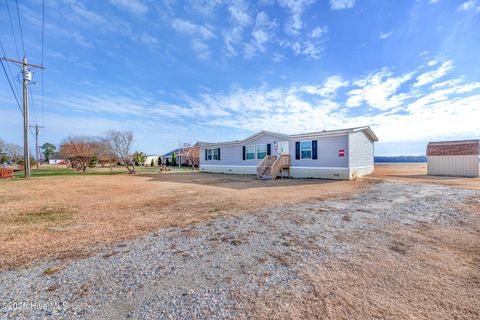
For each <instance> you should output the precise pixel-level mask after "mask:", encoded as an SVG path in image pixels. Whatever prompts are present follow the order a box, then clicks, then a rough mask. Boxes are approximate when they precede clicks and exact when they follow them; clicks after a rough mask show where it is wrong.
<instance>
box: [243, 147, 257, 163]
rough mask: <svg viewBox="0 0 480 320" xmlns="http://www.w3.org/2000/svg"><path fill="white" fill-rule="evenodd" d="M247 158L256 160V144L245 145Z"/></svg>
mask: <svg viewBox="0 0 480 320" xmlns="http://www.w3.org/2000/svg"><path fill="white" fill-rule="evenodd" d="M245 159H247V160H254V159H255V146H254V145H252V146H245Z"/></svg>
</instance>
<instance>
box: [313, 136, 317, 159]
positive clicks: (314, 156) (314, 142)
mask: <svg viewBox="0 0 480 320" xmlns="http://www.w3.org/2000/svg"><path fill="white" fill-rule="evenodd" d="M312 159H317V140H313V141H312Z"/></svg>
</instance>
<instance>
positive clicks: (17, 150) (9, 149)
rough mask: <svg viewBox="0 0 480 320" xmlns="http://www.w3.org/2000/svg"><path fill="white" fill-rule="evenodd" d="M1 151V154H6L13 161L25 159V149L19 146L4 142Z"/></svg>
mask: <svg viewBox="0 0 480 320" xmlns="http://www.w3.org/2000/svg"><path fill="white" fill-rule="evenodd" d="M2 142H3V141H2ZM0 149H1V150H0V153H3V154H5V155H6V156H7V157H8V159H10V160H11V161H14V162H15V161H17V160H19V159H22V157H23V149H22V147H20V146H19V145H18V144H15V143H4V142H3V146H0Z"/></svg>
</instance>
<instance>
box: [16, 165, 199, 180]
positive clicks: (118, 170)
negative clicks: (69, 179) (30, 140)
mask: <svg viewBox="0 0 480 320" xmlns="http://www.w3.org/2000/svg"><path fill="white" fill-rule="evenodd" d="M170 168H171V170H172V171H173V172H175V171H192V169H191V168H188V167H180V168H179V167H170ZM135 172H136V173H137V174H152V173H159V168H158V167H140V166H139V167H135ZM117 174H128V171H127V169H126V168H125V167H120V166H117V167H113V169H112V170H109V169H108V168H87V171H86V172H85V173H83V172H78V171H75V170H73V169H70V168H65V167H64V166H59V167H58V168H52V167H49V168H40V169H39V170H37V169H34V168H33V169H32V172H31V175H32V177H55V176H76V175H87V176H97V175H98V176H103V175H104V176H109V175H117ZM24 176H25V175H24V173H23V171H17V172H15V173H14V177H15V178H23V177H24Z"/></svg>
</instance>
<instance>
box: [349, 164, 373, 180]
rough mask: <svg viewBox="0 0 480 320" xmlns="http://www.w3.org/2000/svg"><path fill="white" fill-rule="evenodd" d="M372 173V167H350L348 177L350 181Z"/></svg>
mask: <svg viewBox="0 0 480 320" xmlns="http://www.w3.org/2000/svg"><path fill="white" fill-rule="evenodd" d="M373 171H374V168H373V166H367V167H351V168H350V173H349V176H350V179H355V178H360V177H363V176H366V175H367V174H371V173H373Z"/></svg>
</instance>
